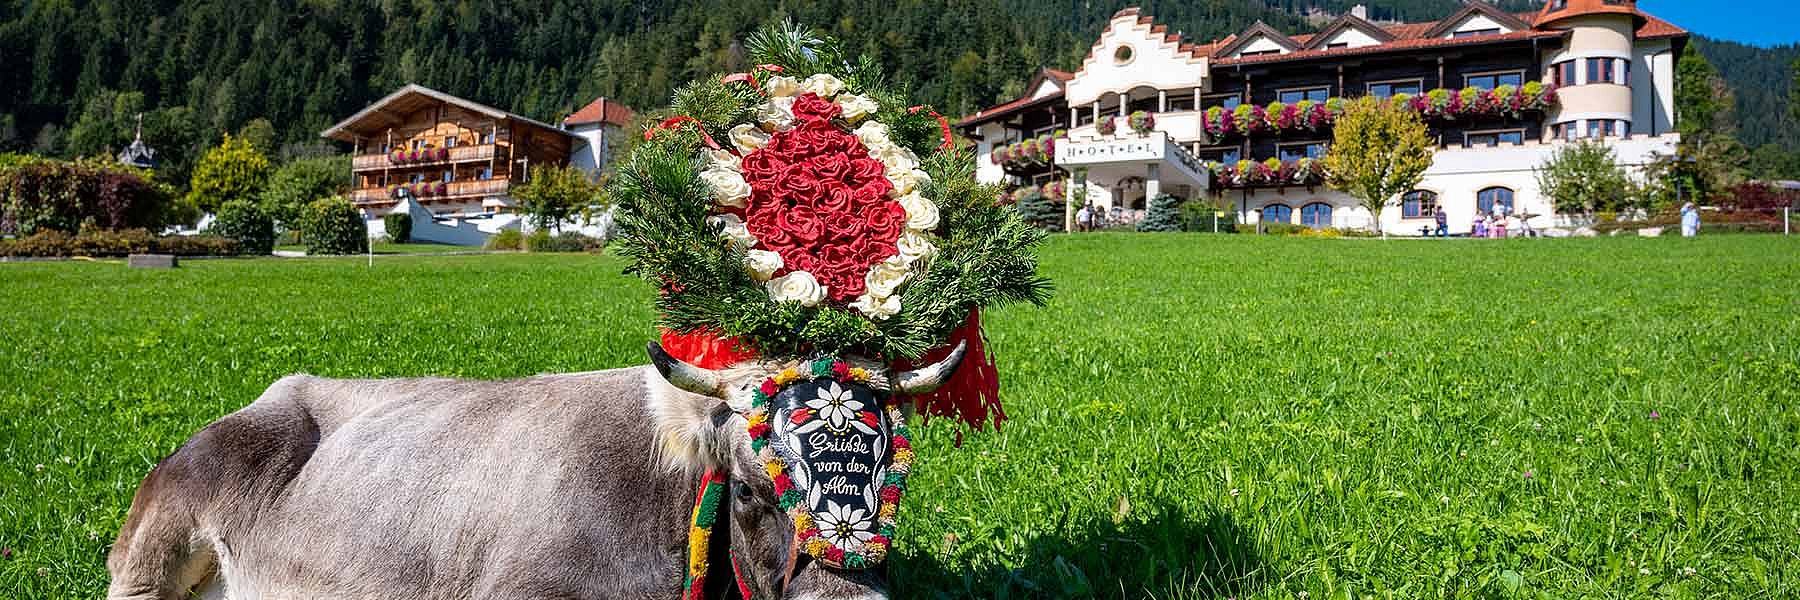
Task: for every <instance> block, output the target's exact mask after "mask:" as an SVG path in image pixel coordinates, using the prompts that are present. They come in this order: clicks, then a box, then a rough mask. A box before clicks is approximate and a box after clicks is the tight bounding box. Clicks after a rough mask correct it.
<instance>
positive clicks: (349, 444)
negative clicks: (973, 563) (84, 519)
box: [107, 344, 962, 600]
mask: <svg viewBox="0 0 1800 600" xmlns="http://www.w3.org/2000/svg"><path fill="white" fill-rule="evenodd" d="M650 351H651V355H652V359H653V363H654V365H653V366H654V367H655V368H651V367H648V366H645V367H634V368H626V369H616V370H610V371H597V372H590V373H576V374H567V375H545V376H539V377H531V378H526V379H519V380H512V381H464V380H453V379H392V380H333V379H324V378H318V377H310V376H305V375H295V376H290V377H287V378H284V379H282V380H281V381H279V382H277V383H275V385H273V386H270V388H269V389H268V391H266V392H264V393H263V395H262V396H261V397H260V398H258V399H257V400H256V401H255V402H254V403H252V404H250V405H249V406H247V407H245V408H244V409H243V410H240V411H238V412H236V413H233V414H231V415H228V416H226V417H224V418H222V419H219V420H218V421H216V422H214V423H212V424H211V425H208V426H207V427H206V428H205V429H202V430H201V431H200V432H199V433H197V434H195V435H194V437H193V438H192V439H190V440H188V442H187V444H185V445H183V446H182V447H181V448H180V449H179V450H177V451H176V452H175V453H174V454H173V455H171V456H169V457H168V458H167V459H165V460H163V461H162V463H160V464H158V465H157V466H156V468H155V469H153V470H152V471H151V472H150V474H149V475H148V476H147V477H145V479H144V482H143V484H142V485H141V486H140V487H139V489H138V492H137V495H136V497H135V498H133V500H132V504H131V511H130V514H129V515H128V516H127V517H126V520H125V524H124V526H123V527H122V528H121V530H120V532H119V537H118V540H117V541H116V542H114V544H113V548H112V554H111V556H110V557H109V558H108V560H107V567H108V569H109V570H110V571H111V573H112V585H111V588H110V589H109V590H108V593H107V597H108V598H109V599H110V600H174V599H178V598H186V597H188V596H189V594H195V595H199V596H200V597H202V598H229V599H233V600H259V599H267V600H277V599H280V600H287V599H301V600H307V599H315V598H316V599H324V598H330V599H333V600H359V599H369V600H376V599H379V600H399V599H421V600H423V599H440V598H441V599H463V598H508V599H532V598H559V599H560V598H570V599H573V598H594V599H610V598H632V599H635V598H658V599H673V598H679V597H680V596H681V587H682V579H683V575H684V564H685V560H686V551H687V550H686V548H687V541H688V540H687V529H688V519H689V516H690V515H689V513H690V510H691V508H692V506H693V498H694V494H695V492H696V490H697V486H698V479H699V477H698V475H699V473H701V472H702V471H703V470H705V469H708V468H717V469H723V470H726V471H728V472H729V473H730V477H731V489H732V491H733V493H732V494H731V496H732V500H731V510H730V519H728V520H727V521H726V527H727V528H728V531H729V537H730V543H729V547H730V549H731V551H732V552H733V553H735V554H736V559H737V562H738V565H737V566H738V567H739V569H740V571H741V572H742V576H743V579H744V581H745V583H746V584H748V586H749V588H750V590H751V591H752V594H753V596H754V597H755V598H758V599H762V598H798V599H804V600H810V599H824V598H856V599H864V598H868V599H873V598H885V597H886V596H887V593H886V581H885V580H884V579H885V578H884V576H883V575H882V573H881V572H880V571H879V570H870V571H837V570H832V569H828V568H825V567H822V566H820V565H818V564H817V563H813V562H810V561H806V560H804V559H803V558H798V557H797V555H798V556H804V555H803V553H796V552H795V549H794V548H793V546H794V544H793V539H794V532H793V525H792V521H791V520H790V519H789V518H788V516H787V515H786V514H785V513H784V512H783V511H781V510H779V509H778V508H777V504H776V499H775V491H774V482H773V481H772V480H771V479H770V477H769V475H768V473H767V471H766V470H765V469H764V468H763V467H762V465H761V462H760V461H758V460H756V458H755V456H754V454H752V453H751V451H750V443H749V436H748V434H747V433H746V432H745V422H744V420H743V417H742V416H740V415H739V414H738V412H737V410H734V408H736V409H741V408H742V406H741V405H743V404H744V403H745V402H747V398H748V394H749V390H750V386H751V385H752V383H753V382H760V381H761V380H762V379H764V378H766V377H768V376H769V375H770V374H772V373H774V372H776V371H778V370H780V369H781V368H783V367H785V366H788V365H789V364H792V363H788V364H782V363H777V362H773V361H770V362H757V363H751V364H746V365H740V366H738V367H734V368H731V369H725V370H718V371H712V370H705V369H700V368H698V367H695V366H692V365H689V364H686V363H683V362H680V361H678V360H674V359H672V358H669V356H668V355H667V354H664V353H663V352H662V350H661V348H660V347H657V346H655V345H654V344H653V345H652V346H651V349H650ZM961 356H962V352H961V349H960V348H959V349H958V350H957V351H956V352H953V353H952V354H951V355H950V356H949V357H948V358H946V359H944V360H943V361H940V362H939V363H937V364H934V365H930V366H928V367H925V368H922V369H919V370H917V371H910V372H906V373H887V372H886V371H885V369H881V368H880V366H879V365H872V364H871V365H867V367H868V368H871V370H872V371H873V372H877V373H882V374H883V376H879V377H876V378H874V379H872V380H871V381H870V383H869V385H871V386H873V387H878V388H879V387H891V389H892V391H894V392H898V393H917V392H921V391H926V390H929V389H931V388H933V387H936V386H937V385H939V384H941V383H942V381H943V380H944V378H945V377H947V376H948V375H949V373H950V372H951V371H952V370H954V369H955V366H956V364H957V362H958V361H959V360H960V359H961ZM889 382H892V385H891V386H890V385H889ZM696 392H698V393H696ZM712 579H725V580H729V579H730V572H729V571H726V572H725V573H724V574H723V576H719V575H715V576H714V577H712ZM721 587H728V586H721Z"/></svg>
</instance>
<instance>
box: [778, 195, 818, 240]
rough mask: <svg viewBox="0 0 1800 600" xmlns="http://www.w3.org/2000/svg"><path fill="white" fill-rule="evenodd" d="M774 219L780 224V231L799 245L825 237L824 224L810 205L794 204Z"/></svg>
mask: <svg viewBox="0 0 1800 600" xmlns="http://www.w3.org/2000/svg"><path fill="white" fill-rule="evenodd" d="M776 218H777V219H779V222H780V223H781V230H782V231H785V232H787V234H788V235H790V236H793V237H794V239H795V240H798V241H799V242H800V243H803V244H809V243H812V242H813V241H815V240H818V239H819V237H820V236H823V235H825V222H824V221H822V220H820V219H819V214H818V212H817V211H814V210H813V207H812V205H810V204H796V205H794V206H793V207H792V208H789V209H787V210H785V211H782V212H781V214H779V215H777V217H776Z"/></svg>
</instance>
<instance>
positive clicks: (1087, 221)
mask: <svg viewBox="0 0 1800 600" xmlns="http://www.w3.org/2000/svg"><path fill="white" fill-rule="evenodd" d="M1093 228H1094V203H1092V202H1089V203H1087V204H1083V205H1081V210H1078V211H1075V229H1076V230H1077V231H1081V232H1084V233H1085V232H1088V231H1092V230H1093Z"/></svg>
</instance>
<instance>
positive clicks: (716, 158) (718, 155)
mask: <svg viewBox="0 0 1800 600" xmlns="http://www.w3.org/2000/svg"><path fill="white" fill-rule="evenodd" d="M706 158H707V160H708V161H710V162H711V163H712V164H711V165H709V166H708V167H707V168H709V169H724V170H726V171H742V170H743V164H742V162H743V160H744V159H742V158H738V155H736V154H732V153H731V151H730V150H725V149H719V150H707V151H706Z"/></svg>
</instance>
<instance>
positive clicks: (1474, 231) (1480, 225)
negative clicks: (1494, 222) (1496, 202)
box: [1469, 212, 1488, 239]
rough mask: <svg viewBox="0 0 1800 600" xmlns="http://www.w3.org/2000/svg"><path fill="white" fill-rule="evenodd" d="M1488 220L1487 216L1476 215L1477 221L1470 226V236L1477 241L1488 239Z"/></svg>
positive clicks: (1478, 213)
mask: <svg viewBox="0 0 1800 600" xmlns="http://www.w3.org/2000/svg"><path fill="white" fill-rule="evenodd" d="M1487 220H1488V216H1487V215H1484V214H1481V213H1480V212H1477V213H1475V221H1474V222H1472V223H1470V224H1469V235H1470V236H1471V237H1474V238H1476V239H1481V238H1484V237H1487Z"/></svg>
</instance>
